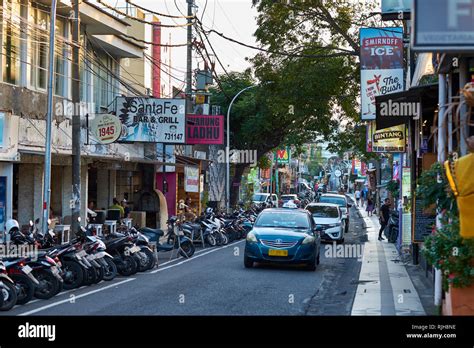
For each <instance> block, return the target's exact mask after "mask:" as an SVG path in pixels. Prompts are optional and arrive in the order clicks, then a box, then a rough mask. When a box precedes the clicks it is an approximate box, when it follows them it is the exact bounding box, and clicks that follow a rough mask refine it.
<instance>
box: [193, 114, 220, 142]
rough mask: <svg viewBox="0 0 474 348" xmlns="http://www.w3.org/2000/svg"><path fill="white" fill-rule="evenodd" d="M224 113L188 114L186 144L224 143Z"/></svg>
mask: <svg viewBox="0 0 474 348" xmlns="http://www.w3.org/2000/svg"><path fill="white" fill-rule="evenodd" d="M223 143H224V116H223V115H186V144H189V145H194V144H203V145H222V144H223Z"/></svg>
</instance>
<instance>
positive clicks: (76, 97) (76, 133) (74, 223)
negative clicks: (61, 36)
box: [71, 0, 81, 233]
mask: <svg viewBox="0 0 474 348" xmlns="http://www.w3.org/2000/svg"><path fill="white" fill-rule="evenodd" d="M79 1H80V0H73V11H74V18H73V19H72V43H73V46H72V67H71V68H72V103H73V105H74V110H78V109H80V108H78V107H77V106H78V105H79V103H80V94H79V90H80V81H79V79H80V76H79V33H80V22H79ZM72 201H73V205H72V220H71V227H72V231H73V233H74V232H76V231H77V230H78V228H79V225H80V224H79V221H78V217H79V216H80V215H81V115H80V112H79V114H78V115H76V114H75V113H74V114H73V116H72ZM72 201H71V203H72Z"/></svg>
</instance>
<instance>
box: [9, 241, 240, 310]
mask: <svg viewBox="0 0 474 348" xmlns="http://www.w3.org/2000/svg"><path fill="white" fill-rule="evenodd" d="M244 241H245V239H243V240H239V241H237V242H233V243H231V244H227V245H224V246H221V247H219V248H213V249H211V250H209V251H206V249H202V250H199V251H197V252H195V253H194V254H195V255H196V254H198V253H200V255H198V256H193V257H191V258H189V259H184V258H183V257H180V258H177V259H174V260H170V261H167V262H164V263H162V264H160V265H166V264H169V263H171V262H175V261H177V260H180V259H184V260H183V261H180V262H178V263H176V264H174V265H171V266H168V267H164V268H159V269H157V270H154V271H151V272H145V273H141V274H150V273H157V272H160V271H164V270H165V269H168V268H172V267H175V266H179V265H182V264H184V263H186V262H188V261H191V260H193V259H197V258H199V257H201V256H204V255H207V254H210V253H212V252H214V251H218V250H221V249H225V248H228V247H230V246H232V245H235V244H238V243H241V242H244ZM204 251H206V252H205V253H203V252H204ZM135 279H137V278H127V279H125V280H123V281H121V282H118V283H114V284H111V285H108V286H105V287H103V288H100V289H96V290H92V291H89V292H86V293H84V294H81V295H77V296H75V298H76V299H79V298H81V297H84V296H88V295H91V294H95V293H97V292H99V291H102V290H106V289H108V288H111V287H113V286H116V285H121V284H124V283H127V282H130V281H132V280H135ZM101 283H102V282H101ZM85 287H87V286H86V285H83V286H81V287H79V288H77V289H71V290H66V291H62V292H60V293H59V294H57V295H56V296H61V295H64V294H67V293H70V292H73V291H77V290H80V289H83V288H85ZM37 301H39V300H33V301H30V302H28V303H27V304H31V303H34V302H37ZM69 301H70V298H67V299H64V300H61V301H57V302H53V303H51V304H48V305H46V306H43V307H39V308H37V309H33V310H31V311H28V312H24V313H20V314H18V315H19V316H26V315H30V314H34V313H36V312H40V311H42V310H45V309H48V308H51V307H55V306H58V305H60V304H63V303H67V302H69ZM15 307H16V306H15ZM23 308H24V307H23Z"/></svg>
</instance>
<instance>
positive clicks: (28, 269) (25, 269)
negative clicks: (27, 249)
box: [21, 265, 33, 274]
mask: <svg viewBox="0 0 474 348" xmlns="http://www.w3.org/2000/svg"><path fill="white" fill-rule="evenodd" d="M21 270H22V271H23V272H25V274H30V273H31V271H32V270H33V269H32V268H31V267H30V266H28V265H26V266H24V267H23V268H22V269H21Z"/></svg>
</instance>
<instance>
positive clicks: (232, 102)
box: [225, 81, 273, 213]
mask: <svg viewBox="0 0 474 348" xmlns="http://www.w3.org/2000/svg"><path fill="white" fill-rule="evenodd" d="M272 82H273V81H268V82H266V84H268V83H272ZM257 86H258V85H252V86H248V87H245V88H244V89H242V90H241V91H240V92H239V93H237V94H236V95H235V97H234V98H233V99H232V101H231V102H230V104H229V108H228V109H227V145H226V181H227V186H226V197H225V201H226V210H227V212H228V213H230V160H229V158H228V157H229V153H230V110H231V109H232V105H233V104H234V101H235V100H236V99H237V97H238V96H239V95H241V94H242V93H243V92H245V91H246V90H248V89H251V88H254V87H257Z"/></svg>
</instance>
